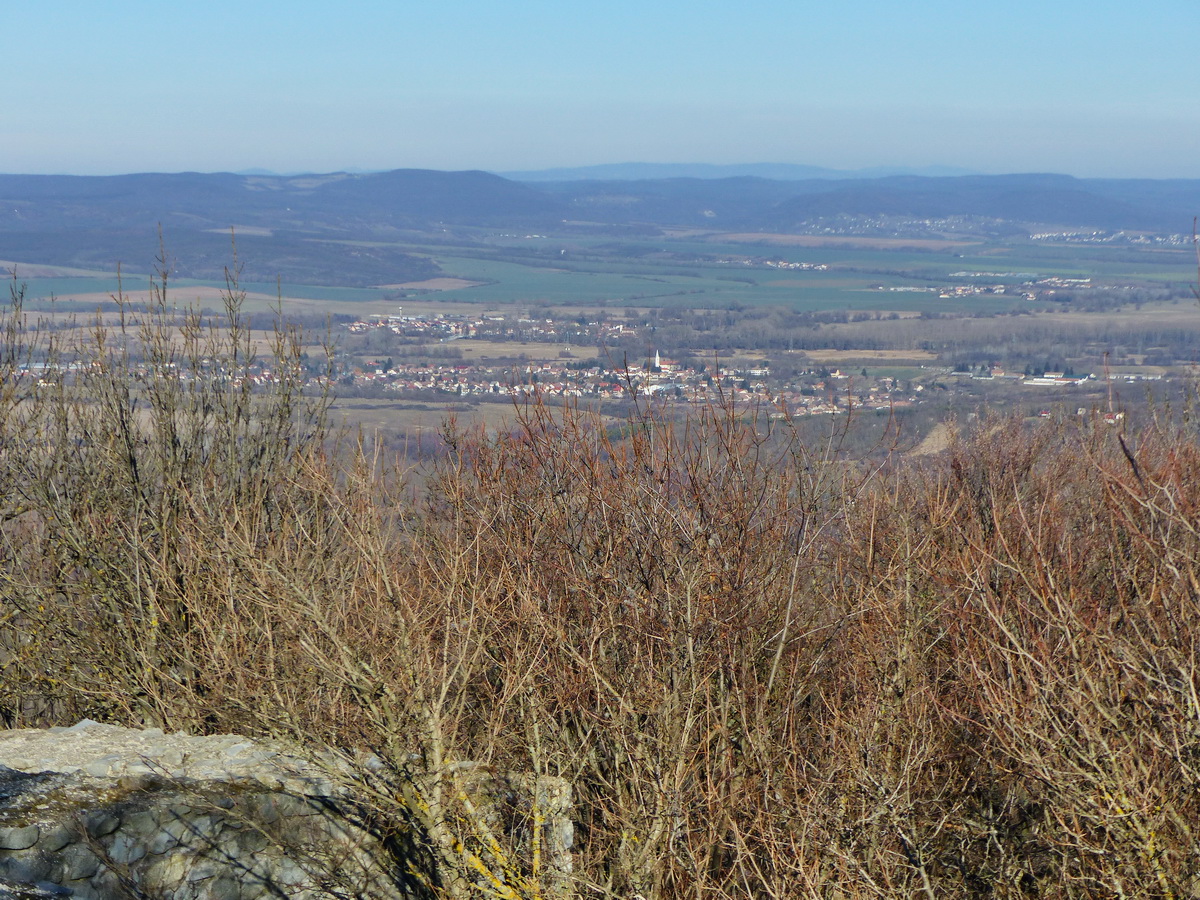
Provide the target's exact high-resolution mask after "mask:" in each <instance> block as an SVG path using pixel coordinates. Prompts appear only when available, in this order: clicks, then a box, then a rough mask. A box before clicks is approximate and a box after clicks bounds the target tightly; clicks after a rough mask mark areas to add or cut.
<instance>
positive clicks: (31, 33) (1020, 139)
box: [0, 0, 1200, 178]
mask: <svg viewBox="0 0 1200 900" xmlns="http://www.w3.org/2000/svg"><path fill="white" fill-rule="evenodd" d="M6 6H7V8H6V10H5V16H4V19H3V22H4V30H5V36H6V41H5V51H6V52H5V65H4V76H3V82H2V83H3V84H4V87H5V88H6V89H5V90H4V92H3V102H4V104H5V108H4V112H3V115H2V116H0V172H11V173H17V172H44V173H75V174H111V173H120V172H137V171H182V170H195V171H237V170H243V169H249V168H256V167H257V168H266V169H272V170H276V171H289V172H290V171H334V170H338V169H346V168H362V169H389V168H405V167H420V168H436V169H467V168H479V169H490V170H509V169H535V168H543V167H550V166H579V165H590V164H596V163H611V162H629V161H639V162H709V163H745V162H787V163H802V164H809V165H820V166H828V167H831V168H845V169H853V168H861V167H870V166H928V165H948V166H956V167H962V168H968V169H973V170H976V171H981V172H1030V171H1042V172H1045V171H1051V172H1064V173H1069V174H1074V175H1081V176H1113V177H1151V178H1166V177H1191V178H1200V86H1198V85H1197V83H1196V82H1197V78H1196V74H1195V54H1196V52H1197V47H1200V6H1198V5H1197V3H1196V0H1159V2H1157V3H1155V4H1152V5H1144V6H1138V7H1135V6H1134V5H1133V4H1129V3H1121V4H1117V3H1108V2H1104V0H1099V2H1097V0H1090V2H1077V0H1039V2H1030V0H1008V2H994V0H979V2H976V3H964V2H962V0H955V2H943V0H926V2H921V3H915V2H914V3H906V2H898V0H893V2H871V0H865V2H864V0H860V2H858V3H854V4H845V5H837V6H835V5H834V4H831V3H828V2H822V3H815V2H811V0H743V2H742V3H741V4H739V5H738V6H737V7H736V8H735V6H734V4H733V3H731V2H721V3H716V2H709V0H689V2H686V3H685V2H676V0H640V2H633V0H607V2H604V3H594V2H591V0H576V2H575V3H566V2H553V3H552V2H546V0H509V2H504V3H501V2H491V0H446V2H443V3H432V2H428V0H425V2H421V3H415V2H411V0H389V2H375V0H370V2H368V0H358V2H355V0H344V2H343V3H341V4H337V5H335V4H333V3H329V2H317V0H307V2H306V0H290V2H287V3H284V2H275V0H242V2H238V3H233V2H225V0H206V2H203V3H200V2H195V0H184V2H180V3H175V4H170V3H162V2H154V3H150V2H141V0H110V2H108V3H97V2H95V0H87V2H69V0H46V2H44V3H38V4H34V3H29V2H26V3H19V4H18V3H12V4H6Z"/></svg>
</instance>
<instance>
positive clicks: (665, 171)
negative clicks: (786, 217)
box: [496, 162, 977, 182]
mask: <svg viewBox="0 0 1200 900" xmlns="http://www.w3.org/2000/svg"><path fill="white" fill-rule="evenodd" d="M496 174H497V175H501V176H503V177H504V178H511V179H512V180H514V181H528V182H539V181H650V180H655V179H659V178H702V179H705V180H713V179H718V178H745V177H750V178H766V179H769V180H771V181H804V180H807V179H811V178H820V179H841V178H884V177H887V176H889V175H924V176H927V177H934V178H941V177H949V176H954V175H975V174H977V173H975V172H972V171H971V170H970V169H959V168H955V167H953V166H924V167H917V168H912V167H875V168H870V169H827V168H824V167H822V166H802V165H796V164H794V163H739V164H732V165H720V164H713V163H636V162H635V163H607V164H604V165H598V166H578V167H574V168H556V169H532V170H528V171H523V172H497V173H496Z"/></svg>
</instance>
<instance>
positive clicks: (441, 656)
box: [0, 282, 1200, 900]
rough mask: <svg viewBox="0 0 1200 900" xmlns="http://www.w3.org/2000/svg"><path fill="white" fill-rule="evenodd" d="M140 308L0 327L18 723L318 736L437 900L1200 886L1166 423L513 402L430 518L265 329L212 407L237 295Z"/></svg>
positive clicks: (240, 356)
mask: <svg viewBox="0 0 1200 900" xmlns="http://www.w3.org/2000/svg"><path fill="white" fill-rule="evenodd" d="M165 288H166V286H165V283H164V284H163V285H162V286H161V290H160V292H159V293H158V294H157V295H156V297H157V305H155V306H153V307H152V308H151V309H150V310H148V311H144V312H142V311H139V312H136V313H134V311H132V310H129V311H128V317H127V318H126V319H125V320H122V322H121V323H120V324H119V325H118V326H117V327H116V328H113V329H110V328H103V327H99V326H98V327H97V328H96V329H94V331H93V332H92V340H91V342H90V343H89V344H88V345H87V346H82V347H78V346H77V347H64V346H57V345H55V344H54V343H53V342H52V341H50V337H49V336H48V335H42V334H38V333H37V332H36V330H34V329H29V328H28V327H27V326H26V325H25V323H24V320H23V319H22V318H21V310H20V304H19V302H17V303H15V304H14V308H13V309H12V310H11V311H10V314H9V317H8V319H7V320H6V322H5V325H6V328H5V332H4V333H5V343H4V344H3V347H2V348H0V367H2V368H3V371H2V372H0V374H2V375H3V380H2V382H0V384H2V387H0V427H2V428H3V434H0V479H3V487H4V497H5V498H6V500H5V507H4V521H3V524H2V527H0V534H2V535H3V543H2V544H0V554H2V555H0V591H2V599H3V603H4V608H3V617H4V618H3V620H2V621H0V666H3V669H2V678H0V712H2V714H3V715H4V716H5V718H6V720H7V721H9V722H11V723H15V724H21V723H36V722H43V721H52V720H65V719H70V718H72V717H77V716H81V715H90V716H92V717H93V718H101V717H108V718H111V719H115V720H119V721H123V722H126V723H130V724H134V723H146V724H150V723H153V724H159V725H162V726H164V727H170V728H187V729H190V730H199V731H220V730H239V731H243V732H247V733H250V734H272V735H276V736H281V735H282V736H288V737H291V738H293V739H295V740H300V741H304V742H308V743H310V744H312V745H313V746H314V747H315V748H321V749H324V750H326V751H328V752H332V753H334V754H335V755H337V756H338V757H339V758H340V759H342V760H343V761H344V762H346V763H348V764H350V767H351V768H350V771H351V772H352V773H353V774H352V776H351V777H350V778H349V781H350V782H351V784H352V786H353V787H354V789H355V790H356V791H357V792H358V796H359V797H360V798H361V799H360V802H361V804H362V813H363V817H364V821H366V822H369V823H370V825H371V827H372V828H373V829H374V830H375V831H376V832H377V833H378V834H379V835H380V836H382V837H383V838H384V839H385V843H387V842H389V841H390V842H391V844H390V845H391V846H394V847H396V848H397V857H396V858H397V866H401V868H397V870H396V878H397V880H398V881H403V880H405V879H407V880H408V882H409V883H411V884H417V885H423V886H424V887H423V889H427V890H428V891H430V892H431V893H433V894H441V895H444V896H451V897H468V896H495V897H513V898H517V897H522V898H523V897H534V896H546V895H548V894H556V893H557V894H562V893H566V892H574V893H577V894H578V895H580V896H596V897H614V898H615V897H632V896H637V895H641V896H643V897H645V898H647V900H651V898H673V897H692V898H725V897H728V898H732V897H762V898H768V897H770V898H776V897H796V896H811V897H829V898H834V897H845V898H856V897H892V896H909V895H916V896H925V897H943V896H951V897H954V896H957V897H1025V896H1056V897H1135V896H1136V897H1177V898H1182V897H1189V896H1194V895H1195V894H1196V893H1197V891H1198V890H1200V886H1198V885H1197V884H1196V883H1195V877H1196V873H1197V871H1198V870H1200V849H1198V840H1200V836H1198V835H1197V832H1196V825H1195V822H1197V821H1200V799H1198V798H1200V790H1198V788H1200V784H1198V781H1197V778H1198V773H1200V768H1198V766H1200V764H1198V762H1197V760H1198V759H1200V756H1198V753H1200V701H1198V700H1197V696H1200V689H1198V684H1197V670H1196V669H1197V663H1196V660H1197V646H1196V641H1197V625H1196V622H1197V621H1200V616H1198V615H1197V612H1198V611H1197V609H1196V604H1197V592H1198V591H1200V583H1198V581H1197V577H1198V575H1197V572H1196V563H1195V560H1196V559H1197V554H1198V551H1200V546H1198V536H1200V516H1198V512H1200V493H1198V492H1200V486H1198V482H1197V480H1196V478H1195V477H1194V473H1195V471H1197V466H1198V465H1200V450H1198V449H1197V447H1196V445H1195V443H1194V440H1193V439H1192V438H1191V437H1189V436H1188V433H1187V432H1185V431H1182V430H1175V429H1174V428H1173V426H1171V425H1170V424H1169V423H1168V422H1167V421H1166V420H1165V419H1164V420H1163V421H1161V422H1159V423H1158V425H1156V426H1155V427H1153V428H1151V429H1149V430H1148V431H1147V432H1145V433H1144V434H1142V435H1139V440H1138V441H1137V442H1135V441H1134V440H1133V438H1132V437H1130V436H1121V435H1118V434H1115V433H1114V430H1113V429H1111V428H1105V427H1104V426H1097V427H1092V426H1091V425H1090V424H1088V423H1083V424H1081V425H1078V426H1076V425H1070V426H1056V425H1053V424H1052V423H1044V424H1042V425H1040V426H1039V427H1038V428H1036V429H1031V428H1028V427H1027V426H1025V425H1022V424H1021V423H1019V422H1012V421H1004V422H986V423H984V424H982V425H981V426H980V427H979V429H978V430H977V431H976V432H974V433H972V434H971V435H968V436H966V437H964V438H962V439H961V440H960V441H959V442H958V443H957V444H956V445H955V446H954V447H953V448H952V449H951V450H950V451H949V452H948V453H947V454H945V455H944V457H943V458H939V459H937V460H934V461H932V462H929V461H924V462H921V463H919V464H917V463H906V462H903V461H901V462H899V463H895V464H892V463H889V464H887V465H885V466H883V467H882V468H880V469H878V470H867V469H864V468H862V467H860V466H857V465H855V464H853V463H849V462H846V461H845V460H843V459H839V457H838V454H837V453H835V452H833V451H832V448H831V447H830V446H829V445H823V446H820V447H812V446H806V445H804V444H803V443H802V442H801V441H799V440H798V439H797V437H796V434H795V432H794V431H793V430H792V428H791V427H790V425H789V423H788V422H787V421H786V420H781V419H778V418H773V417H770V416H767V415H765V414H756V413H754V412H753V411H750V412H747V411H745V410H742V409H736V408H734V407H733V406H725V407H718V408H699V409H696V410H695V411H694V413H693V414H692V415H691V416H690V417H688V418H686V419H685V420H682V421H675V420H671V419H669V418H667V417H665V416H663V415H661V414H660V413H659V411H657V410H656V409H655V408H654V407H653V406H643V407H641V408H639V409H638V410H636V411H635V413H634V414H633V415H632V416H631V417H630V418H629V419H628V421H626V422H625V423H624V425H623V426H621V427H619V428H613V427H611V426H610V425H609V424H607V423H606V422H604V421H602V420H600V419H599V418H597V417H595V416H593V415H590V414H588V413H586V412H584V411H581V410H578V409H575V408H572V407H570V406H567V407H564V408H551V407H548V406H545V405H541V404H538V403H533V404H531V405H530V406H528V407H525V408H521V409H518V410H516V411H515V415H514V422H513V425H512V428H511V429H510V430H508V431H507V432H504V433H501V434H499V435H490V436H489V435H487V434H485V433H483V432H481V431H474V430H470V429H462V428H459V427H457V426H456V425H455V424H454V423H448V424H447V427H446V431H445V434H444V435H443V440H444V442H445V446H446V447H447V452H446V454H445V455H444V456H443V457H441V458H440V459H439V461H438V462H437V464H436V467H435V470H434V471H432V472H428V473H424V476H423V478H422V479H421V481H420V484H421V489H420V490H417V489H416V488H415V487H414V486H413V485H412V484H410V483H409V482H408V481H407V480H406V479H405V477H404V473H403V472H397V471H393V470H391V469H390V468H389V466H388V464H387V461H386V460H381V459H378V458H374V457H369V456H368V455H367V454H366V453H365V452H364V451H363V449H362V448H363V445H362V444H361V443H355V442H354V441H352V440H350V441H343V442H342V444H341V445H340V446H339V447H338V448H337V449H336V450H327V448H328V447H329V445H330V444H329V441H328V440H327V434H326V431H325V428H324V417H323V409H324V407H323V400H322V399H320V398H312V397H309V396H307V395H306V394H305V393H304V392H303V391H302V389H301V388H302V382H301V380H300V375H299V370H298V368H297V367H296V366H295V363H296V361H297V358H298V345H297V343H296V342H295V341H294V339H292V338H291V337H290V336H288V335H287V334H283V335H281V336H280V339H279V341H278V343H277V346H276V348H275V351H274V358H273V365H274V367H275V369H276V371H277V372H278V379H279V380H278V381H275V382H273V383H272V384H270V385H269V386H268V387H266V388H265V389H264V388H252V387H250V386H249V383H248V381H246V380H239V379H238V378H237V373H238V372H239V371H241V368H240V367H245V365H246V364H247V354H248V349H249V348H248V344H247V342H246V335H245V332H244V331H242V330H241V329H240V326H239V324H238V323H239V322H240V319H239V306H238V297H239V294H238V291H237V289H236V283H235V282H231V284H230V291H229V302H228V305H227V310H226V318H227V321H228V323H229V327H228V328H225V329H221V330H214V329H209V328H206V327H204V323H203V322H202V321H201V320H200V319H199V318H198V317H196V316H194V315H191V314H187V313H183V314H179V313H176V312H175V311H174V310H172V309H170V308H169V306H168V304H167V302H166V293H165ZM15 299H16V300H18V301H19V297H17V298H15ZM29 360H38V361H45V363H46V365H45V366H44V367H43V368H40V369H36V370H35V368H34V367H32V366H30V365H29V362H28V361H29ZM35 371H36V372H38V373H40V374H41V377H40V378H39V377H37V376H35ZM39 380H40V381H42V382H44V384H43V385H38V384H37V382H38V381H39ZM760 413H762V411H760ZM369 754H373V756H370V755H369ZM522 779H524V780H522ZM555 779H564V780H565V782H569V783H570V784H571V785H572V786H573V794H574V809H575V833H574V841H573V846H572V850H571V863H570V866H569V868H568V867H567V865H566V864H565V862H564V860H565V858H566V857H564V855H563V854H562V852H561V851H562V850H563V849H564V847H565V843H566V837H565V835H564V833H562V832H561V830H560V831H559V832H557V833H553V834H552V833H551V831H552V828H551V825H550V824H549V822H548V818H547V815H546V806H545V803H548V802H549V801H548V800H546V801H545V803H544V802H543V800H541V799H539V798H540V797H543V796H548V795H545V794H544V793H543V792H544V790H547V789H548V788H546V786H547V785H552V784H561V783H562V782H558V781H555ZM485 781H488V782H489V783H490V784H492V785H497V784H506V783H507V784H510V785H516V784H518V783H520V784H524V785H525V787H524V788H523V789H522V790H524V792H525V797H526V799H524V800H519V801H518V800H514V799H513V797H515V796H516V794H515V793H513V797H509V798H508V799H505V800H504V801H503V802H492V801H487V802H484V801H482V800H481V799H480V793H481V791H483V788H482V787H481V785H482V784H483V783H484V782H485ZM489 790H492V789H489ZM514 790H515V789H514ZM493 800H494V798H493ZM485 807H486V808H485ZM401 860H408V863H407V864H402V863H401V862H400V861H401Z"/></svg>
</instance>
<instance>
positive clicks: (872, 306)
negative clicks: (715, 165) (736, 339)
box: [18, 235, 1196, 314]
mask: <svg viewBox="0 0 1200 900" xmlns="http://www.w3.org/2000/svg"><path fill="white" fill-rule="evenodd" d="M345 243H353V242H345ZM362 246H364V247H367V246H374V247H380V246H386V247H390V248H394V249H397V250H402V251H403V252H405V253H410V254H415V255H420V256H424V257H426V258H427V259H429V260H431V261H432V262H433V263H434V264H435V265H436V266H437V268H438V269H439V270H440V273H441V274H442V275H445V276H453V277H458V278H463V279H467V280H470V281H475V282H479V284H477V285H475V286H472V287H466V288H459V289H455V290H444V291H430V290H420V289H409V290H403V289H396V288H394V287H393V288H390V289H384V288H352V287H336V286H321V285H311V284H294V283H285V284H282V285H278V286H277V285H275V284H272V283H258V282H256V283H246V284H243V286H242V287H243V288H244V289H245V290H246V291H248V292H249V293H250V294H251V298H250V301H249V304H248V306H249V307H250V308H251V309H257V308H259V307H266V306H268V305H270V303H271V302H272V300H273V298H275V297H276V296H277V293H282V295H283V296H285V297H287V298H290V299H295V300H297V301H300V302H302V303H303V304H304V305H305V306H306V307H312V308H321V307H325V306H332V307H340V308H341V309H343V310H344V311H346V312H350V313H353V312H356V311H357V310H358V308H360V307H362V308H370V309H373V310H376V311H378V309H379V308H381V306H382V304H385V303H397V302H399V303H406V302H407V303H409V304H412V303H420V304H422V305H428V304H429V303H431V302H432V303H441V302H447V303H456V304H463V303H465V304H472V305H481V306H487V307H502V306H510V305H534V306H537V305H548V306H558V307H576V306H583V307H596V306H598V305H610V306H614V307H622V306H625V307H630V306H631V307H667V308H680V307H694V308H715V309H721V308H728V307H730V306H734V305H745V306H759V305H763V306H781V307H788V308H791V309H794V310H797V311H817V310H828V309H854V310H864V311H874V310H880V311H888V310H896V311H913V312H969V313H982V314H993V313H998V312H1006V311H1010V310H1013V309H1019V308H1027V306H1028V304H1027V303H1026V301H1023V300H1021V299H1020V298H1019V296H1014V295H1010V294H1005V295H976V296H974V297H971V298H967V299H952V300H945V299H940V298H939V297H938V296H937V295H936V293H924V292H909V291H903V292H901V291H886V290H883V291H881V290H877V289H874V288H876V286H882V287H885V288H887V287H946V286H950V285H955V284H970V283H1001V284H1007V285H1010V286H1015V285H1017V284H1019V283H1020V282H1022V281H1025V280H1028V276H1020V277H1018V276H1014V275H1006V274H1000V275H995V276H990V275H985V276H981V277H978V278H971V277H965V276H962V275H955V273H961V272H983V273H993V272H994V273H1033V274H1035V275H1036V277H1039V278H1046V277H1050V276H1060V277H1064V278H1092V279H1095V280H1096V281H1102V282H1104V283H1108V284H1113V285H1139V286H1143V287H1147V286H1148V287H1155V286H1158V287H1160V288H1161V287H1172V288H1174V289H1176V290H1178V291H1184V290H1186V287H1187V286H1188V285H1190V284H1192V283H1193V282H1194V280H1195V265H1196V263H1195V257H1194V256H1193V255H1192V254H1190V253H1189V252H1188V251H1185V250H1182V249H1180V250H1161V249H1141V248H1137V247H1117V246H1082V247H1081V246H1066V245H1041V244H1033V243H1029V242H1009V243H1002V242H993V243H975V244H971V245H961V244H945V245H942V246H933V247H930V248H900V249H886V248H882V247H874V246H841V245H837V244H836V243H830V244H826V245H821V246H811V247H810V246H793V245H788V244H784V245H777V244H774V243H769V242H765V241H764V242H762V243H755V242H745V241H737V242H732V241H722V240H720V239H719V238H717V239H715V240H711V241H707V240H701V239H697V238H696V237H695V236H689V237H687V238H685V239H673V238H669V237H664V236H657V237H653V238H640V239H637V240H628V239H623V240H621V241H619V242H618V241H614V240H611V239H602V238H579V237H576V236H573V235H571V236H558V237H555V236H551V237H548V238H546V239H538V240H534V241H523V240H517V239H506V240H501V239H499V238H495V237H494V236H492V237H486V236H480V237H479V238H477V239H467V238H463V239H462V240H461V241H460V242H459V243H458V244H456V245H454V246H445V245H441V246H439V245H433V244H430V243H427V242H413V243H387V244H383V243H378V242H374V243H370V244H368V243H365V242H364V243H362ZM723 259H724V260H735V262H724V263H722V262H720V260H723ZM745 259H750V260H754V261H755V264H753V265H741V264H739V263H737V262H736V260H745ZM764 260H784V261H787V262H807V263H815V264H823V265H826V266H828V267H829V268H828V269H827V270H826V271H812V270H787V269H777V268H773V267H767V266H765V265H763V264H762V262H763V261H764ZM18 271H19V266H18ZM39 274H42V273H41V272H39ZM149 283H150V278H149V276H148V275H146V274H140V275H133V274H127V275H126V276H125V278H124V281H123V288H124V290H125V291H126V292H127V293H131V294H136V293H137V292H142V291H145V290H147V289H148V287H149ZM27 284H28V287H27V294H26V296H27V298H28V299H29V300H30V301H34V302H40V301H44V300H46V299H47V298H50V297H52V296H53V297H56V298H58V299H59V300H60V301H64V303H67V304H69V303H71V302H73V301H74V302H77V303H79V304H80V305H81V306H94V305H96V304H98V303H103V302H104V301H105V300H106V299H107V298H108V297H109V296H110V295H113V294H115V293H116V292H117V290H118V282H117V279H116V277H115V274H105V273H95V274H94V275H93V276H91V277H88V276H86V275H82V274H80V273H79V270H74V271H71V272H64V273H62V277H35V278H29V279H28V280H27ZM171 287H172V291H173V296H174V299H175V300H176V301H177V302H179V303H188V302H198V303H199V305H200V306H213V305H214V303H213V302H212V301H213V298H214V293H213V292H214V291H215V290H217V289H219V288H221V287H223V284H221V283H220V282H212V281H196V280H187V279H180V280H178V281H174V282H172V284H171Z"/></svg>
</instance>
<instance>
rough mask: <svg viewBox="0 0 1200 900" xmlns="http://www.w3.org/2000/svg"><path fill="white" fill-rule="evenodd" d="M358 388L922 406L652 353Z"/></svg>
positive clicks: (439, 367) (898, 396)
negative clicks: (616, 362) (634, 360)
mask: <svg viewBox="0 0 1200 900" xmlns="http://www.w3.org/2000/svg"><path fill="white" fill-rule="evenodd" d="M349 377H351V378H352V379H353V384H354V385H355V386H359V387H363V386H368V385H376V386H379V387H381V388H382V390H384V391H387V392H389V393H396V394H416V395H420V394H428V393H430V392H437V393H442V394H451V395H454V396H458V397H473V398H476V399H479V398H485V397H501V396H505V397H511V396H518V397H520V396H531V395H534V394H537V395H540V396H543V397H567V398H570V397H578V398H587V397H590V398H599V399H616V398H623V397H629V396H631V395H632V394H638V395H641V396H651V397H655V398H658V399H663V400H668V401H677V402H683V403H715V402H722V401H732V402H734V403H768V404H773V405H775V406H778V407H780V408H782V409H785V410H786V411H788V412H790V413H792V414H796V415H806V414H807V415H819V414H831V413H837V412H843V411H845V410H847V409H853V408H861V407H867V408H871V407H875V408H880V409H887V408H895V407H900V406H908V405H911V404H912V403H915V402H917V396H915V394H917V393H919V392H920V391H921V390H922V387H921V386H919V385H918V386H917V387H916V388H915V390H914V391H912V392H902V391H901V386H900V383H899V382H898V381H897V380H896V379H894V378H863V379H861V380H860V379H857V378H851V376H849V375H847V374H844V373H842V372H840V371H838V370H834V371H833V372H830V373H828V374H827V376H826V377H824V378H820V377H818V376H815V375H814V373H804V375H803V376H802V378H801V379H798V380H797V382H796V383H793V384H786V385H782V386H781V385H778V384H774V385H773V384H770V383H769V379H770V370H769V369H768V368H767V367H766V366H761V365H760V366H749V367H745V368H732V367H730V368H724V367H720V368H710V367H709V366H701V367H699V368H696V367H684V366H681V365H680V364H679V363H678V362H676V361H674V360H671V359H666V358H664V357H663V356H662V355H661V353H659V352H655V354H654V356H653V357H650V358H648V359H646V360H645V361H644V362H643V363H642V364H641V365H638V366H636V367H633V368H630V369H620V368H618V367H615V366H613V365H609V364H600V363H596V362H595V361H584V362H582V363H580V362H577V361H564V360H556V361H551V362H536V363H522V364H520V365H517V366H500V365H485V364H470V363H464V362H458V363H442V364H432V363H421V364H404V363H401V364H395V365H393V366H392V367H391V368H386V369H385V368H384V367H383V365H382V364H375V365H374V366H371V365H368V366H367V367H366V368H365V369H363V370H360V371H357V372H355V373H353V374H352V375H351V376H349Z"/></svg>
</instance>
